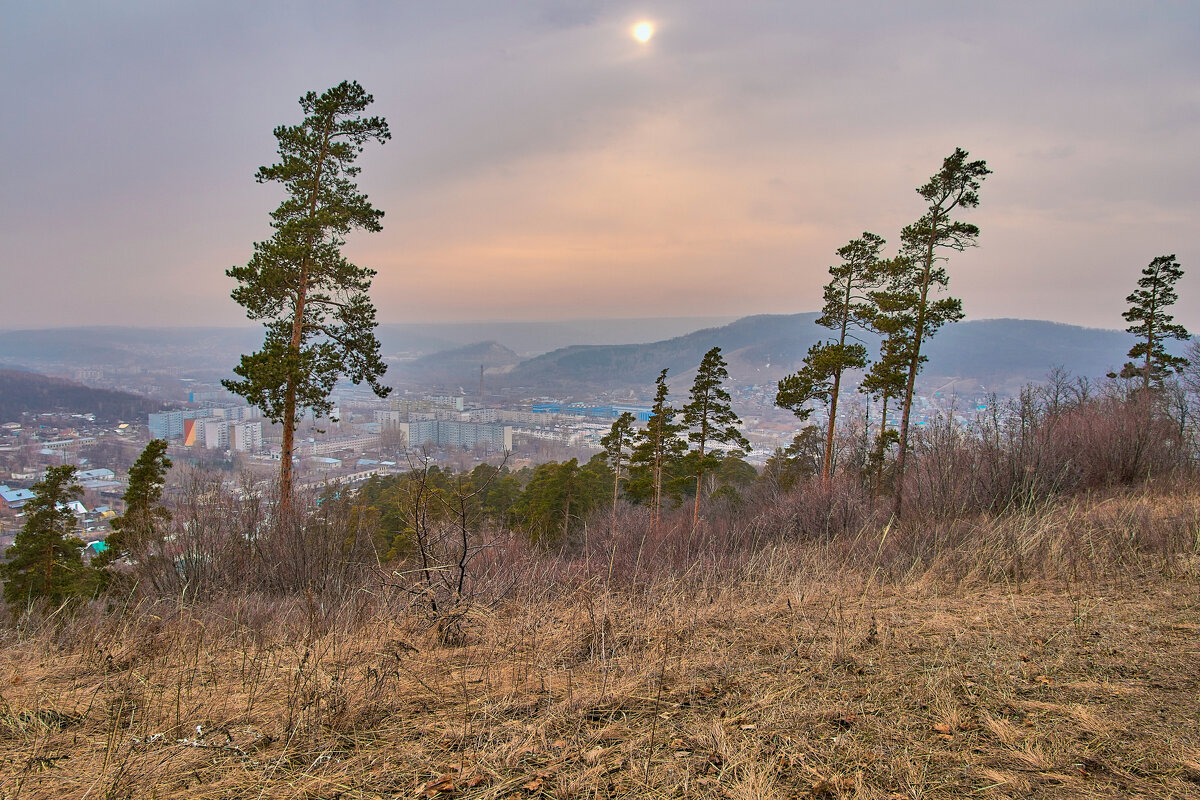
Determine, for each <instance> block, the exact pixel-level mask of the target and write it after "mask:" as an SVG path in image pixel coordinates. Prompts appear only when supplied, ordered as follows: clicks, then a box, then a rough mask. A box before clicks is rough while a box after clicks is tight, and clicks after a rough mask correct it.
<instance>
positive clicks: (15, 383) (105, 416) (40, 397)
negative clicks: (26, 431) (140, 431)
mask: <svg viewBox="0 0 1200 800" xmlns="http://www.w3.org/2000/svg"><path fill="white" fill-rule="evenodd" d="M161 408H162V403H158V402H155V401H153V400H149V399H147V398H145V397H141V396H139V395H136V394H129V393H128V392H115V391H110V390H108V389H93V388H91V387H90V386H84V385H83V384H81V383H74V382H73V381H67V380H63V379H61V378H51V377H49V376H46V375H38V374H37V373H35V372H24V371H20V370H8V369H0V422H13V421H16V420H19V419H20V418H21V414H22V412H25V411H30V410H36V411H60V412H64V413H71V414H95V415H96V421H97V422H116V421H118V420H141V421H144V420H145V418H146V415H147V414H149V413H150V412H151V411H158V410H160V409H161Z"/></svg>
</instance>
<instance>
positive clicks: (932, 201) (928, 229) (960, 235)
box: [885, 147, 991, 517]
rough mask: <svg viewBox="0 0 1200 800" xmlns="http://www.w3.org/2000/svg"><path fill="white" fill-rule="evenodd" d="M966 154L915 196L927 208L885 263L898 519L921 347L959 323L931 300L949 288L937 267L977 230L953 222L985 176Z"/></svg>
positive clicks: (956, 303)
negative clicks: (895, 379)
mask: <svg viewBox="0 0 1200 800" xmlns="http://www.w3.org/2000/svg"><path fill="white" fill-rule="evenodd" d="M967 157H968V153H967V152H966V151H965V150H963V149H961V148H957V147H956V148H955V149H954V152H953V153H951V154H950V155H949V156H947V157H946V158H945V159H944V160H943V162H942V168H941V169H940V170H938V172H937V173H935V174H934V175H933V176H932V177H930V179H929V180H928V182H926V183H925V184H924V185H923V186H921V187H919V188H918V189H917V193H918V194H919V195H921V198H922V199H923V200H925V202H926V203H927V204H928V205H927V206H926V210H925V213H924V214H923V215H922V216H921V218H920V219H918V220H917V221H916V222H914V223H912V224H911V225H907V226H905V228H904V230H902V231H901V232H900V243H901V244H900V257H899V258H896V259H893V260H892V261H891V262H890V266H891V268H890V270H889V275H888V285H887V289H886V293H885V297H886V298H887V301H888V302H889V303H890V304H892V305H893V307H894V308H895V309H896V314H895V318H896V319H897V320H899V321H901V322H903V323H905V324H904V325H903V326H902V327H901V329H900V330H898V331H897V332H896V334H895V335H896V336H897V343H896V344H897V346H896V352H897V353H903V358H904V361H905V362H906V363H905V371H906V375H905V383H904V393H903V395H902V396H901V403H902V405H901V410H900V438H899V451H898V453H897V455H896V485H895V499H894V505H893V514H894V515H895V516H897V517H898V516H900V514H901V511H902V510H903V503H904V467H905V462H906V461H907V455H908V435H909V421H910V419H911V417H912V404H913V394H914V392H915V390H916V385H917V373H918V372H920V370H921V365H922V364H923V363H924V362H925V361H926V357H925V355H924V354H923V353H922V352H921V349H922V346H923V345H924V344H925V342H926V340H928V339H929V337H931V336H933V335H934V333H936V332H937V330H938V329H939V328H941V327H942V325H944V324H946V323H947V322H957V321H958V320H960V319H962V316H963V312H962V301H961V300H958V299H957V298H954V297H943V298H937V297H936V295H937V294H938V293H939V292H942V291H944V290H945V289H946V287H947V286H948V285H949V283H950V273H948V272H947V271H946V268H945V266H944V265H943V264H944V262H945V261H946V259H947V257H948V255H947V254H948V253H950V252H961V251H963V250H965V249H966V248H968V247H974V246H975V243H976V239H978V237H979V228H978V227H977V226H975V225H973V224H971V223H969V222H962V221H960V220H956V219H954V218H953V216H952V215H953V214H954V213H955V212H956V211H959V210H962V209H970V208H975V207H977V206H978V205H979V186H980V183H981V182H982V181H983V180H984V178H986V177H987V176H988V175H990V174H991V170H989V169H988V168H987V163H986V162H985V161H968V160H967Z"/></svg>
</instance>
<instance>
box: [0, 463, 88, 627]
mask: <svg viewBox="0 0 1200 800" xmlns="http://www.w3.org/2000/svg"><path fill="white" fill-rule="evenodd" d="M82 494H83V488H82V487H81V486H80V485H79V484H78V483H76V481H75V467H73V466H70V465H66V464H65V465H63V466H60V467H50V469H48V470H46V477H44V478H42V480H40V481H38V482H37V483H35V484H34V485H33V499H31V500H30V501H29V502H28V503H26V504H25V509H24V510H25V524H24V525H23V526H22V527H21V530H20V532H18V533H17V537H16V539H15V540H14V542H13V545H12V547H10V548H8V550H7V551H6V552H5V557H6V558H7V559H8V563H7V564H4V565H2V566H0V575H2V576H3V577H4V601H5V602H6V603H8V604H9V605H11V606H15V607H21V606H25V605H28V604H30V603H32V602H34V601H36V600H41V599H44V600H46V601H47V602H49V603H50V604H51V605H53V606H58V605H61V604H62V603H63V602H65V601H67V600H71V599H73V598H78V597H80V596H83V595H86V594H88V593H90V592H91V591H92V589H93V588H94V587H95V585H96V577H95V570H93V569H91V568H90V567H88V566H86V565H85V564H84V563H83V547H84V543H83V540H82V539H80V538H79V537H78V536H76V535H75V514H74V513H73V512H72V511H71V509H70V508H69V507H68V505H67V504H68V503H70V502H71V501H72V500H75V499H76V498H78V497H80V496H81V495H82Z"/></svg>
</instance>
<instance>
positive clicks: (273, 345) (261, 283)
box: [222, 81, 391, 511]
mask: <svg viewBox="0 0 1200 800" xmlns="http://www.w3.org/2000/svg"><path fill="white" fill-rule="evenodd" d="M372 100H373V98H372V97H371V95H369V94H367V93H366V92H365V91H363V88H362V87H361V86H359V85H358V83H356V82H354V81H346V82H343V83H340V84H338V85H337V86H335V87H333V88H332V89H330V90H328V91H327V92H325V93H324V94H321V95H317V94H316V93H315V92H309V93H308V94H306V95H304V97H302V98H300V107H301V108H302V109H303V111H304V120H303V121H302V122H301V123H300V124H299V125H282V126H280V127H278V128H276V129H275V138H276V139H277V140H278V148H279V157H280V160H279V163H277V164H272V165H270V166H266V167H260V168H259V170H258V173H257V174H256V176H255V177H256V179H257V180H258V181H259V182H260V183H265V182H267V181H278V182H279V183H281V184H282V185H283V186H284V188H285V189H286V190H287V195H288V196H287V199H285V200H284V201H283V202H282V203H281V204H280V205H279V207H278V208H276V209H275V211H274V212H272V214H271V226H272V227H273V228H274V229H275V233H274V235H273V236H272V237H271V238H270V239H269V240H267V241H265V242H258V243H256V244H255V245H254V256H253V257H252V258H251V259H250V262H249V263H248V264H247V265H246V266H244V267H233V268H231V269H229V270H228V271H227V273H226V274H227V275H229V277H231V278H235V279H236V280H237V282H238V286H237V288H236V289H234V290H233V299H234V300H236V301H237V302H238V303H239V304H240V305H242V306H244V307H245V309H246V315H247V316H248V317H249V318H250V319H260V320H265V322H264V325H265V327H266V340H265V341H264V343H263V347H262V349H261V350H259V351H258V352H257V353H253V354H251V355H246V356H242V360H241V363H240V364H239V365H238V366H237V367H235V368H234V372H235V373H236V374H237V375H238V376H239V377H240V380H225V381H222V383H223V384H224V385H225V386H226V388H228V389H229V390H230V391H233V392H235V393H237V394H239V395H241V396H242V397H245V398H246V399H247V400H248V401H249V402H250V403H251V404H252V405H256V406H258V407H259V408H261V409H262V411H263V414H264V416H266V417H267V418H268V419H270V420H271V421H272V422H275V423H282V424H283V444H282V451H281V453H280V457H281V460H280V468H279V498H280V507H281V510H282V511H286V510H287V508H288V506H289V504H290V500H291V495H292V453H293V445H294V440H295V430H296V423H297V422H298V421H299V419H300V416H301V414H302V413H303V411H304V410H305V409H311V410H312V411H313V413H314V414H316V415H317V416H322V415H325V414H328V413H329V412H330V410H331V408H332V404H331V403H330V401H329V394H330V392H331V391H332V390H333V386H334V384H335V383H336V382H337V380H338V378H339V377H340V376H342V375H346V376H347V377H349V378H350V380H351V381H353V382H354V383H362V382H363V381H366V382H367V383H368V384H369V385H370V386H371V389H372V390H373V391H374V392H375V394H376V395H378V396H379V397H384V396H386V395H387V393H388V391H389V389H388V388H386V387H384V386H382V385H381V384H380V383H379V377H380V376H381V375H382V374H383V373H384V371H385V370H386V369H387V365H386V364H384V363H383V360H382V359H381V358H380V355H379V341H378V340H377V339H376V338H375V324H376V323H375V306H374V305H373V304H372V303H371V299H370V297H369V296H368V295H367V292H368V290H369V289H370V287H371V278H372V277H374V275H375V271H374V270H371V269H366V268H364V267H359V266H356V265H354V264H351V263H350V262H349V261H347V260H346V259H345V258H344V257H343V256H342V253H341V248H342V245H344V244H345V237H346V235H347V234H348V233H349V232H350V231H351V230H355V229H361V230H366V231H372V232H374V231H379V230H381V228H382V226H381V225H380V222H379V220H380V218H381V217H383V212H382V211H380V210H378V209H376V208H375V207H374V206H372V205H371V203H370V202H369V201H368V200H367V197H366V195H364V194H360V193H359V191H358V186H357V185H356V184H355V183H354V181H353V178H354V177H355V176H356V175H358V173H359V167H356V166H354V161H355V159H357V157H358V155H359V154H360V153H361V152H362V149H363V145H364V144H365V143H366V142H367V141H369V140H372V139H373V140H375V141H377V142H380V143H382V142H384V141H386V140H388V139H390V138H391V134H390V133H389V131H388V126H387V122H386V121H384V119H383V118H382V117H363V116H362V112H363V110H364V109H365V108H366V107H367V106H368V105H370V104H371V102H372Z"/></svg>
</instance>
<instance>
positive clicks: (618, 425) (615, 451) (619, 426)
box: [600, 411, 636, 520]
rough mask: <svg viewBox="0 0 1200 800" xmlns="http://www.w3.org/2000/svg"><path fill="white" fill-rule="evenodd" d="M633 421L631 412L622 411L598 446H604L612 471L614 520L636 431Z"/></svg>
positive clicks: (605, 456) (605, 455) (606, 458)
mask: <svg viewBox="0 0 1200 800" xmlns="http://www.w3.org/2000/svg"><path fill="white" fill-rule="evenodd" d="M634 422H635V419H634V416H633V414H630V413H629V412H628V411H624V412H622V413H621V416H619V417H617V421H616V422H614V423H613V424H612V427H611V428H609V430H608V433H606V434H605V435H604V436H603V437H601V439H600V446H601V447H602V448H604V458H605V460H606V461H607V462H608V466H609V468H610V469H611V470H612V471H613V494H612V514H613V519H614V520H616V517H617V500H618V498H619V497H620V494H621V479H622V478H624V477H625V468H626V466H627V465H628V463H629V456H630V449H631V448H632V447H633V441H634V435H635V433H636V429H635V428H634V427H633V423H634Z"/></svg>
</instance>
